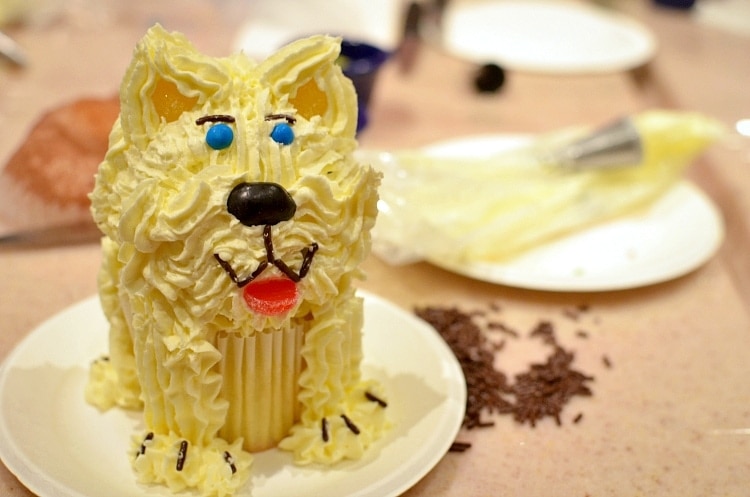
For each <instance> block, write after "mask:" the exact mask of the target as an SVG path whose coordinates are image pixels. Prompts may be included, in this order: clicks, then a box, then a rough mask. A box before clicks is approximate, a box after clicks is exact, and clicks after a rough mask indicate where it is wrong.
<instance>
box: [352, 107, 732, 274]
mask: <svg viewBox="0 0 750 497" xmlns="http://www.w3.org/2000/svg"><path fill="white" fill-rule="evenodd" d="M724 134H725V129H724V127H723V126H722V125H721V124H720V123H718V122H717V121H715V120H713V119H711V118H709V117H706V116H704V115H701V114H698V113H688V112H676V111H663V110H652V111H646V112H643V113H640V114H636V115H633V116H628V117H625V118H622V119H618V120H617V121H615V122H613V123H610V124H608V125H606V126H604V127H602V128H598V129H595V130H593V131H591V130H585V129H580V128H576V129H572V128H571V129H563V130H559V131H555V132H552V133H550V134H548V135H543V136H540V137H538V138H536V139H533V140H530V141H529V142H526V143H525V144H523V145H522V146H519V147H517V148H512V149H510V150H505V151H501V152H498V153H494V154H489V155H483V156H476V155H475V154H471V153H469V154H467V155H465V156H454V155H450V156H449V155H440V156H438V155H436V154H430V153H429V151H424V150H412V151H409V150H405V151H399V152H394V153H388V152H367V151H364V152H363V153H362V155H360V160H363V161H365V162H370V163H371V164H372V165H373V167H375V168H376V169H379V170H380V171H381V172H382V173H383V182H382V184H381V188H380V200H379V203H378V210H379V213H378V221H377V223H376V225H375V229H374V230H373V251H374V253H375V254H376V255H377V256H378V257H380V258H381V259H383V260H385V261H386V262H388V263H391V264H394V265H395V264H406V263H411V262H416V261H418V260H421V259H427V260H441V258H450V260H451V261H456V262H463V261H465V262H496V263H501V262H505V261H508V260H510V259H512V258H514V257H516V256H518V255H520V254H523V253H524V252H525V251H527V250H529V249H533V248H535V247H538V246H540V245H542V244H544V243H547V242H550V241H553V240H555V239H558V238H560V237H564V236H566V235H569V234H572V233H574V232H576V231H579V230H583V229H585V228H588V227H591V226H593V225H596V224H598V223H603V222H606V221H609V220H612V219H614V218H617V217H621V216H629V215H637V213H638V212H639V211H640V210H643V209H646V208H648V206H649V205H650V204H651V203H653V202H654V201H655V200H657V199H658V198H659V197H660V196H661V195H662V194H664V193H665V192H666V191H667V190H669V189H670V187H672V186H673V185H674V184H676V183H677V182H678V181H679V180H680V179H681V178H682V176H683V173H684V171H685V170H686V168H687V166H688V165H689V164H690V163H691V162H692V161H693V160H694V159H695V158H696V157H697V156H698V155H699V154H700V153H701V152H703V151H704V150H705V149H706V148H707V147H708V146H709V145H711V144H712V143H714V142H715V141H716V140H718V139H719V138H721V137H722V136H723V135H724Z"/></svg>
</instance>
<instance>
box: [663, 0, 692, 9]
mask: <svg viewBox="0 0 750 497" xmlns="http://www.w3.org/2000/svg"><path fill="white" fill-rule="evenodd" d="M654 3H655V4H656V5H661V6H663V7H670V8H673V9H692V8H693V6H694V5H695V0H654Z"/></svg>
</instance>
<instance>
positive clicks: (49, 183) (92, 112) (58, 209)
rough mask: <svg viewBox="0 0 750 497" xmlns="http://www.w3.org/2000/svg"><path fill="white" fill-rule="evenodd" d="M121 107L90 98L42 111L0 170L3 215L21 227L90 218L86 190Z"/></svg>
mask: <svg viewBox="0 0 750 497" xmlns="http://www.w3.org/2000/svg"><path fill="white" fill-rule="evenodd" d="M119 112H120V104H119V100H118V99H117V98H109V99H93V98H86V99H80V100H76V101H74V102H71V103H68V104H65V105H62V106H61V107H57V108H55V109H53V110H51V111H49V112H48V113H46V114H44V115H43V116H42V117H41V119H40V120H39V121H38V122H37V123H36V124H35V125H34V127H33V128H32V130H31V131H30V132H29V135H28V137H27V139H26V141H24V142H23V143H22V144H21V145H20V146H19V148H18V149H17V150H16V152H15V153H14V154H13V155H12V156H11V158H10V159H9V161H8V163H7V164H6V165H5V169H4V170H3V172H2V175H0V192H1V193H0V194H1V197H2V200H1V201H0V215H2V217H3V220H4V221H5V220H7V221H8V222H9V223H11V224H13V225H17V226H25V227H28V226H38V225H42V224H45V225H46V224H54V223H56V222H71V221H81V220H83V219H88V218H89V217H90V216H89V214H88V209H89V199H88V194H89V192H90V191H91V190H92V189H93V187H94V175H95V173H96V170H97V168H98V167H99V163H100V162H101V161H102V159H103V158H104V155H105V153H106V152H107V148H108V141H109V133H110V130H111V129H112V124H113V123H114V122H115V120H116V119H117V116H118V114H119Z"/></svg>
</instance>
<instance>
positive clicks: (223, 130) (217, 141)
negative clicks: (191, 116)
mask: <svg viewBox="0 0 750 497" xmlns="http://www.w3.org/2000/svg"><path fill="white" fill-rule="evenodd" d="M233 141H234V131H232V128H231V127H230V126H227V125H226V124H223V123H222V124H215V125H213V126H211V127H210V128H208V131H206V143H207V144H208V146H209V147H211V148H212V149H214V150H222V149H225V148H227V147H228V146H229V145H231V144H232V142H233Z"/></svg>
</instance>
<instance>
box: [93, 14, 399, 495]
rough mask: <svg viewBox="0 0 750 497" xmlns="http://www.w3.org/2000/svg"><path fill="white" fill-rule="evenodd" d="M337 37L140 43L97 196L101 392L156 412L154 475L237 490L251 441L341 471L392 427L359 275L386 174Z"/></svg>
mask: <svg viewBox="0 0 750 497" xmlns="http://www.w3.org/2000/svg"><path fill="white" fill-rule="evenodd" d="M339 49H340V40H338V39H336V38H332V37H328V36H323V35H319V36H314V37H311V38H307V39H303V40H299V41H296V42H293V43H291V44H290V45H288V46H286V47H283V48H281V49H280V50H279V51H278V52H277V53H276V54H274V55H272V56H271V57H269V58H268V59H267V60H265V61H263V62H260V63H256V62H253V61H251V60H250V59H248V58H247V57H246V56H244V55H243V54H236V55H233V56H230V57H227V58H212V57H209V56H206V55H203V54H201V53H199V52H198V51H196V49H195V48H194V47H193V46H192V45H191V44H190V43H189V42H188V41H187V40H186V39H185V38H184V37H183V36H182V35H180V34H176V33H168V32H167V31H165V30H164V29H163V28H162V27H161V26H159V25H156V26H154V27H153V28H151V29H150V30H149V31H148V32H147V34H146V35H145V36H144V38H143V39H142V40H141V42H140V43H139V44H138V45H137V47H136V49H135V52H134V56H133V60H132V62H131V64H130V66H129V67H128V69H127V72H126V74H125V77H124V80H123V83H122V86H121V90H120V104H121V113H120V117H119V119H118V121H117V122H116V123H115V125H114V127H113V129H112V132H111V135H110V148H109V151H108V153H107V155H106V157H105V159H104V161H103V162H102V164H101V166H100V168H99V171H98V173H97V177H96V186H95V188H94V191H93V192H92V194H91V200H92V212H93V216H94V219H95V221H96V223H97V225H98V226H99V227H100V229H101V230H102V232H103V233H104V235H105V236H104V238H103V242H102V245H103V264H102V269H101V271H100V278H99V288H100V298H101V302H102V307H103V309H104V312H105V315H106V317H107V319H108V321H109V324H110V343H109V347H110V350H109V354H108V356H106V357H104V358H102V359H99V360H97V361H96V362H95V363H94V364H93V366H92V369H91V375H90V376H91V378H90V381H89V384H88V385H87V389H86V397H87V399H88V401H89V402H90V403H92V404H94V405H96V406H97V407H99V408H101V409H108V408H110V407H112V406H121V407H125V408H135V409H140V408H142V409H143V414H144V417H143V423H144V426H143V429H142V431H141V432H140V433H137V434H135V436H134V443H133V450H132V453H131V457H132V459H133V466H134V468H135V472H136V474H137V475H138V479H139V480H140V481H142V482H155V483H162V484H166V485H167V486H168V487H169V488H170V489H172V490H175V491H178V490H181V489H183V488H196V489H198V490H199V491H201V492H202V493H204V494H207V495H229V494H231V493H232V492H234V491H235V490H236V489H237V488H239V487H240V486H242V485H243V484H244V482H245V481H246V480H247V478H248V475H249V473H250V465H251V460H252V456H251V455H250V453H251V452H257V451H261V450H265V449H267V448H270V447H276V446H279V447H280V448H282V449H285V450H288V451H291V452H292V453H293V455H294V459H295V461H297V462H298V463H301V464H305V463H327V464H330V463H334V462H337V461H340V460H342V459H346V458H353V459H354V458H358V457H360V456H361V455H362V452H363V450H364V449H365V448H367V446H368V445H370V444H371V443H372V442H373V441H374V440H375V439H377V438H378V437H379V436H380V435H381V433H382V431H383V429H384V425H385V424H386V421H385V414H384V411H385V407H386V405H387V404H386V399H385V396H384V394H383V392H381V391H380V388H379V386H378V385H377V384H374V383H373V382H369V381H364V380H363V379H362V378H361V375H360V363H361V360H362V345H361V331H362V323H363V302H362V300H361V299H360V298H359V297H357V296H355V289H354V286H353V283H354V282H355V281H356V280H357V279H358V278H360V277H361V276H362V274H361V270H360V269H359V266H360V263H361V262H362V261H363V259H364V258H365V257H366V256H367V254H368V251H369V246H370V229H371V228H372V226H373V224H374V222H375V217H376V212H377V208H376V202H377V186H378V183H379V176H378V174H377V173H376V172H374V170H373V169H372V168H370V167H364V166H362V165H360V164H358V163H357V162H356V161H355V160H354V158H353V152H354V150H355V147H356V139H355V129H356V122H357V115H356V114H357V113H356V106H357V103H356V102H357V101H356V95H355V91H354V88H353V86H352V84H351V82H350V81H349V80H348V79H347V78H346V77H344V76H343V74H342V71H341V69H340V67H339V66H338V65H337V57H338V53H339Z"/></svg>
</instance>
